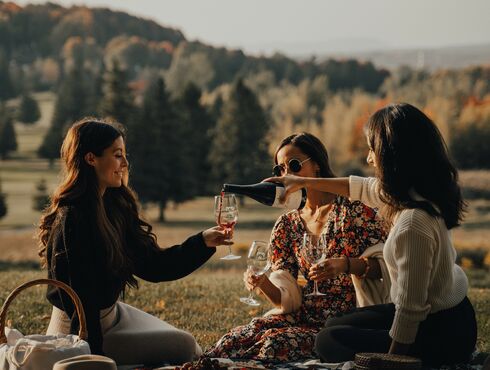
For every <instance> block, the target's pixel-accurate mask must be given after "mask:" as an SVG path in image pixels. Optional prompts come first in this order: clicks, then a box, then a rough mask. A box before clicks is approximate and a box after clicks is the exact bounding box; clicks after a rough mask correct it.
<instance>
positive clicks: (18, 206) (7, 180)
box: [0, 93, 490, 352]
mask: <svg viewBox="0 0 490 370" xmlns="http://www.w3.org/2000/svg"><path fill="white" fill-rule="evenodd" d="M36 98H37V99H38V100H39V101H40V108H41V112H42V118H41V120H40V121H39V122H38V123H36V124H35V125H33V126H25V125H22V124H18V123H17V124H16V125H15V129H16V132H17V135H18V136H17V139H18V142H19V148H18V150H17V151H16V152H15V153H13V155H12V158H11V159H9V160H6V161H0V179H1V181H2V191H3V192H4V193H5V194H6V195H7V206H8V214H7V216H6V217H4V218H3V219H1V220H0V303H2V302H3V300H4V299H5V298H6V296H7V295H8V293H9V292H10V291H12V289H14V288H15V287H16V286H18V285H20V284H22V283H23V282H26V281H28V280H31V279H35V278H40V277H44V276H45V272H42V271H40V270H39V269H38V267H37V260H38V257H37V242H36V240H34V235H35V233H36V227H35V225H36V224H37V223H38V222H39V217H40V213H39V212H37V211H34V210H32V195H33V194H34V193H35V185H36V183H37V182H38V181H39V180H40V179H41V178H44V179H45V180H46V182H47V185H48V191H49V192H50V193H51V192H52V191H53V190H54V188H55V187H56V184H57V183H58V182H59V163H58V162H55V164H54V167H53V168H49V166H48V163H47V162H46V161H44V160H40V159H37V158H36V151H37V148H38V147H39V145H40V144H41V141H42V137H43V136H44V134H45V132H46V130H47V128H48V127H49V122H50V120H51V115H52V112H53V108H54V96H53V95H52V94H50V93H41V94H38V95H36ZM12 104H15V102H12ZM461 178H462V182H463V184H467V186H469V187H472V188H475V189H484V190H485V191H487V190H488V189H489V185H488V184H489V183H490V182H489V181H490V171H473V172H465V173H462V176H461ZM219 190H220V184H217V185H216V192H217V193H218V192H219ZM281 212H282V210H280V209H273V208H271V207H265V206H262V205H260V204H257V203H255V202H254V201H251V200H247V201H246V203H245V206H244V207H241V208H240V216H239V220H238V224H237V227H236V230H235V235H234V241H235V245H234V246H233V249H234V251H235V252H236V251H238V252H239V253H241V254H242V255H244V254H245V251H246V249H247V247H248V245H250V243H251V241H252V240H254V239H255V240H268V239H269V235H270V230H271V228H272V225H273V224H274V221H275V220H276V218H277V217H278V216H279V215H280V214H281ZM143 216H144V217H145V219H147V220H148V221H149V222H150V223H152V224H153V226H154V232H155V233H156V235H157V237H158V241H159V244H160V245H161V246H162V247H165V246H170V245H173V244H176V243H180V242H182V241H183V240H184V239H185V238H186V237H188V236H189V235H191V234H193V233H195V232H198V231H200V230H202V229H204V228H207V227H210V226H213V225H214V214H213V199H212V198H211V197H203V198H198V199H195V200H193V201H190V202H186V203H184V204H181V205H179V206H178V207H173V206H172V205H170V206H169V207H168V209H167V210H166V216H167V220H168V222H166V223H164V224H156V223H154V222H153V221H154V220H155V219H156V218H157V209H156V207H154V206H153V207H152V206H149V207H148V208H147V209H145V210H144V211H143ZM489 226H490V200H488V199H476V200H472V201H471V202H470V204H469V212H468V215H467V218H466V221H465V223H464V224H463V226H462V227H461V228H457V229H456V230H454V232H453V240H454V243H455V246H456V248H458V249H460V250H464V251H465V252H468V251H469V252H471V253H473V252H475V253H474V255H475V256H476V257H478V256H485V255H486V259H485V264H486V265H487V268H486V269H480V270H475V269H468V270H467V273H468V275H469V278H470V286H471V287H472V289H471V290H470V298H471V300H472V302H473V304H474V306H475V309H476V311H477V316H478V325H479V338H478V346H479V349H480V350H481V351H485V352H490V312H489V309H488V308H489V307H490V278H489V273H488V268H489V267H490V253H489V251H490V227H489ZM225 253H226V248H224V247H221V248H219V250H218V253H217V254H216V256H214V257H213V258H212V260H211V261H210V262H208V263H207V264H206V267H204V268H202V269H200V270H199V271H197V272H196V273H194V274H192V275H191V276H189V277H186V278H184V279H181V280H179V281H175V282H168V283H161V284H150V283H146V282H142V283H141V287H140V289H139V290H137V291H136V290H132V291H129V292H128V294H127V297H126V302H127V303H129V304H131V305H134V306H136V307H138V308H140V309H143V310H145V311H147V312H149V313H151V314H153V315H156V316H158V317H160V318H161V319H163V320H166V321H168V322H169V323H171V324H173V325H175V326H177V327H179V328H182V329H185V330H188V331H190V332H191V333H193V334H194V335H195V336H196V338H197V340H198V341H199V343H201V345H202V346H203V347H204V348H206V347H209V346H210V345H212V344H213V343H215V342H216V341H217V340H218V339H219V337H220V336H221V335H222V334H224V333H225V332H226V331H227V330H229V329H230V328H232V327H234V326H237V325H242V324H245V323H247V322H249V321H250V319H251V318H252V317H254V316H258V315H262V314H263V313H264V312H265V311H266V310H268V309H269V308H271V306H270V304H269V303H268V302H264V304H263V305H262V306H260V307H259V308H251V307H249V306H247V305H244V304H242V303H241V302H240V301H239V300H238V298H239V297H240V296H243V295H245V294H247V292H246V291H245V289H244V287H243V282H242V274H243V271H244V269H245V259H244V258H242V259H241V260H240V261H238V262H223V261H220V260H219V257H220V256H221V255H224V254H225ZM471 253H467V254H466V255H467V256H468V257H471ZM487 260H488V261H487ZM463 265H464V266H465V267H467V268H469V267H471V266H472V262H471V261H470V260H469V259H468V258H467V259H466V260H465V264H463ZM473 265H474V264H473ZM44 292H45V288H31V289H30V290H29V291H28V292H25V293H24V294H21V295H20V296H18V297H17V298H16V300H15V301H14V304H13V306H12V307H11V309H10V310H9V315H8V318H9V319H12V321H13V325H14V327H16V328H18V329H20V330H21V331H22V332H23V333H25V334H27V333H40V332H42V331H43V330H45V329H46V327H47V325H48V322H49V317H50V305H49V304H48V302H47V301H46V299H45V298H44Z"/></svg>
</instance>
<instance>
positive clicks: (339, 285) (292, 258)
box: [206, 196, 386, 362]
mask: <svg viewBox="0 0 490 370" xmlns="http://www.w3.org/2000/svg"><path fill="white" fill-rule="evenodd" d="M306 231H307V230H306V227H305V225H304V222H303V220H302V219H301V217H300V214H299V212H298V211H296V210H294V211H291V212H288V213H286V214H283V215H282V216H281V217H279V219H278V220H277V222H276V224H275V226H274V229H273V230H272V234H271V240H270V247H271V248H272V257H271V258H272V261H271V262H272V270H273V271H275V270H287V271H288V272H289V273H291V275H292V276H293V277H294V278H295V279H297V278H298V274H299V273H301V274H302V275H303V277H304V278H305V279H306V281H307V283H306V285H305V286H304V287H303V289H302V305H301V307H300V308H299V310H297V311H296V312H292V313H289V314H279V315H270V316H265V317H257V318H254V319H252V321H251V322H250V323H249V324H247V325H243V326H238V327H236V328H234V329H232V330H231V331H230V332H228V333H227V334H225V335H224V336H223V337H222V338H221V339H220V340H219V341H218V342H217V343H216V344H215V346H214V347H213V348H212V349H210V350H208V351H207V352H206V355H208V356H211V357H229V358H247V359H254V360H261V361H279V362H287V361H295V360H298V359H304V358H311V357H317V356H316V354H315V351H314V343H315V337H316V334H317V333H318V332H319V331H320V330H321V328H322V327H323V326H324V324H325V320H326V319H328V318H329V317H331V316H333V315H336V314H339V313H343V312H347V311H349V310H351V309H353V308H355V306H356V301H355V300H356V296H355V290H354V286H353V284H352V280H351V278H350V276H349V275H347V274H341V275H340V276H338V277H337V278H335V279H330V280H326V281H321V282H318V289H319V291H320V292H321V293H325V294H327V295H325V296H307V294H308V293H311V292H312V291H313V283H314V282H313V281H312V280H309V279H308V271H309V269H310V264H309V263H308V262H306V261H305V260H304V258H303V256H302V255H301V253H300V252H301V247H302V241H303V234H304V232H306ZM322 234H326V236H327V252H326V257H327V258H333V257H341V256H342V255H346V256H349V257H356V256H359V255H361V254H362V253H363V252H364V250H365V249H366V248H368V247H370V246H372V245H374V244H377V243H378V242H381V241H384V240H385V237H386V233H385V231H384V229H383V226H382V221H380V219H379V218H378V217H376V212H375V211H374V210H373V209H371V208H369V207H367V206H365V205H364V204H362V203H360V202H350V201H349V200H348V199H346V198H344V197H341V196H338V197H337V198H336V199H335V201H334V202H333V206H332V209H331V211H330V212H329V214H328V216H327V220H326V222H325V226H324V227H323V230H322Z"/></svg>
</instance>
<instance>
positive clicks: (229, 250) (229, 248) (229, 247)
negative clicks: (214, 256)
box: [228, 245, 233, 254]
mask: <svg viewBox="0 0 490 370" xmlns="http://www.w3.org/2000/svg"><path fill="white" fill-rule="evenodd" d="M228 252H229V254H233V253H231V245H229V246H228Z"/></svg>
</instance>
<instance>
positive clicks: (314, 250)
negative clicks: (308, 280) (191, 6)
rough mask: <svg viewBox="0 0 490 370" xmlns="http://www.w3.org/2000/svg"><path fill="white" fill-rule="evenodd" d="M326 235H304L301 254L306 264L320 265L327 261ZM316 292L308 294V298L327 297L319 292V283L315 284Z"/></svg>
mask: <svg viewBox="0 0 490 370" xmlns="http://www.w3.org/2000/svg"><path fill="white" fill-rule="evenodd" d="M325 249H326V244H325V235H320V236H317V235H313V234H309V233H304V234H303V246H302V249H301V253H302V255H303V258H304V259H305V260H306V262H309V263H310V264H311V265H313V264H315V263H319V262H321V261H323V260H324V259H325V252H326V251H325ZM314 286H315V287H314V290H313V292H312V293H309V294H307V296H322V295H325V294H323V293H320V292H319V291H318V283H317V282H316V280H315V282H314Z"/></svg>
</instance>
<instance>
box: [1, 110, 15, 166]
mask: <svg viewBox="0 0 490 370" xmlns="http://www.w3.org/2000/svg"><path fill="white" fill-rule="evenodd" d="M16 149H17V138H16V136H15V129H14V122H13V120H12V116H11V114H10V112H9V110H8V109H7V107H6V106H5V105H4V104H2V105H1V106H0V158H1V159H7V157H8V155H9V153H10V152H13V151H14V150H16Z"/></svg>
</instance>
